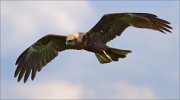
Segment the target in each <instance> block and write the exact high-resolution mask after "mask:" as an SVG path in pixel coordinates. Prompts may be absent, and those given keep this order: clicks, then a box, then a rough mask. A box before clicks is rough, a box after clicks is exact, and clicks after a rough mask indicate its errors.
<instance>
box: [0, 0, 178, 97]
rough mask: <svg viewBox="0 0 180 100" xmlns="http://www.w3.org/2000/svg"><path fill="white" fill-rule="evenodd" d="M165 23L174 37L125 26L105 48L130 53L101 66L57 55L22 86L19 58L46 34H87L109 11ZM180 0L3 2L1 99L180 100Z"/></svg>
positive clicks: (71, 54)
mask: <svg viewBox="0 0 180 100" xmlns="http://www.w3.org/2000/svg"><path fill="white" fill-rule="evenodd" d="M122 12H143V13H152V14H155V15H157V16H158V17H159V18H162V19H165V20H167V21H169V22H170V23H171V26H172V27H173V30H172V34H169V33H168V34H162V33H160V32H158V31H153V30H147V29H138V28H133V27H129V28H128V29H126V30H125V31H124V33H123V34H122V35H121V37H117V38H116V39H114V40H112V41H111V42H109V43H108V44H107V45H109V46H112V47H115V48H121V49H128V50H132V53H131V54H129V55H128V56H127V57H126V58H125V59H120V60H119V61H118V62H111V63H109V64H100V63H99V62H98V60H97V58H96V57H95V55H94V54H93V53H90V52H87V51H76V50H69V51H65V52H61V53H59V56H58V57H56V58H55V59H54V60H53V61H51V62H50V63H49V64H47V65H46V66H45V67H44V68H43V69H42V70H41V72H39V73H37V75H36V77H35V80H33V81H31V80H30V79H29V80H28V81H27V82H26V83H25V84H24V83H23V81H21V82H19V83H18V82H17V79H16V78H14V77H13V76H14V71H15V69H16V66H15V61H16V59H17V57H18V56H19V55H20V54H21V53H22V52H23V51H24V50H25V49H26V48H28V47H29V46H30V45H31V44H33V43H34V42H36V41H37V40H38V39H39V38H41V37H43V36H45V35H47V34H58V35H67V34H69V33H73V32H87V31H88V30H90V29H91V28H92V27H93V26H94V25H95V24H96V23H97V22H98V21H99V19H100V18H101V17H102V16H103V15H104V14H107V13H122ZM179 17H180V16H179V1H105V2H102V1H1V70H0V72H1V96H0V97H1V99H179V88H180V87H179V27H180V26H179Z"/></svg>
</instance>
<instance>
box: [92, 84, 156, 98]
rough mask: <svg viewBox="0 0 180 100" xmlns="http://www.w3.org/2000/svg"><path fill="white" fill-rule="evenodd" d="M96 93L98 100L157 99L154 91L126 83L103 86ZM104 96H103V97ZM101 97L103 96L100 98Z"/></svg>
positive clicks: (146, 87)
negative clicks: (99, 99)
mask: <svg viewBox="0 0 180 100" xmlns="http://www.w3.org/2000/svg"><path fill="white" fill-rule="evenodd" d="M94 91H98V92H95V94H96V96H97V97H96V98H101V99H102V98H106V99H156V98H157V97H156V96H155V93H154V91H153V90H152V89H151V88H150V87H148V86H143V85H139V86H138V85H135V84H132V83H128V82H125V81H119V82H115V83H111V84H102V85H101V86H99V87H98V88H97V89H96V90H94ZM102 94H103V95H102ZM98 95H101V96H98Z"/></svg>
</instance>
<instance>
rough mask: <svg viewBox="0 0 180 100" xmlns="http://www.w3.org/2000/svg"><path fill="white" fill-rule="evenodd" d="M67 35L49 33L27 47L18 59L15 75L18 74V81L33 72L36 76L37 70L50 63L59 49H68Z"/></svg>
mask: <svg viewBox="0 0 180 100" xmlns="http://www.w3.org/2000/svg"><path fill="white" fill-rule="evenodd" d="M65 41H66V36H59V35H47V36H44V37H43V38H41V39H39V40H38V41H37V42H36V43H34V44H33V45H32V46H30V47H29V48H27V49H26V50H25V51H24V52H23V53H22V54H21V55H20V56H19V58H18V59H17V61H16V65H17V68H16V71H15V74H14V77H16V76H18V82H19V81H20V80H21V79H22V77H23V76H24V82H26V81H27V79H28V77H29V75H30V74H31V79H32V80H33V79H34V78H35V75H36V72H37V71H40V70H41V69H42V67H43V66H45V65H46V64H47V63H49V62H50V61H51V60H52V59H54V58H55V57H56V56H57V55H58V51H63V50H66V49H67V48H66V45H65Z"/></svg>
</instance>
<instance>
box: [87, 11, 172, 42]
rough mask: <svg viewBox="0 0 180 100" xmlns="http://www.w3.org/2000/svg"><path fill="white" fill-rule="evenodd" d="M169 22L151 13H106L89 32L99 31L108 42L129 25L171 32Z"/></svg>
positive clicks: (103, 39)
mask: <svg viewBox="0 0 180 100" xmlns="http://www.w3.org/2000/svg"><path fill="white" fill-rule="evenodd" d="M168 24H170V23H169V22H168V21H165V20H163V19H160V18H157V16H156V15H153V14H149V13H114V14H106V15H104V16H103V17H102V18H101V19H100V21H99V22H98V23H97V24H96V25H95V26H94V27H93V28H92V29H91V30H90V31H89V32H88V33H87V34H93V33H99V34H101V37H100V38H101V39H102V41H104V43H107V42H109V41H110V40H112V39H114V38H115V37H116V36H120V35H121V34H122V32H123V31H124V30H125V29H126V28H127V27H129V26H133V27H136V28H146V29H152V30H157V31H160V32H162V33H165V32H170V33H171V31H170V29H172V27H171V26H169V25H168Z"/></svg>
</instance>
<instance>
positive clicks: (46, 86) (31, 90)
mask: <svg viewBox="0 0 180 100" xmlns="http://www.w3.org/2000/svg"><path fill="white" fill-rule="evenodd" d="M6 85H7V84H6ZM4 89H5V88H4ZM8 90H13V91H8ZM4 91H6V92H2V93H3V94H2V98H3V99H80V98H82V93H83V88H82V87H81V86H79V85H75V84H73V83H69V82H67V81H51V82H41V83H34V84H21V83H19V84H18V83H17V84H14V85H12V84H9V86H8V87H6V89H5V90H4ZM7 91H8V92H11V93H7ZM9 94H11V96H9Z"/></svg>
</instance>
